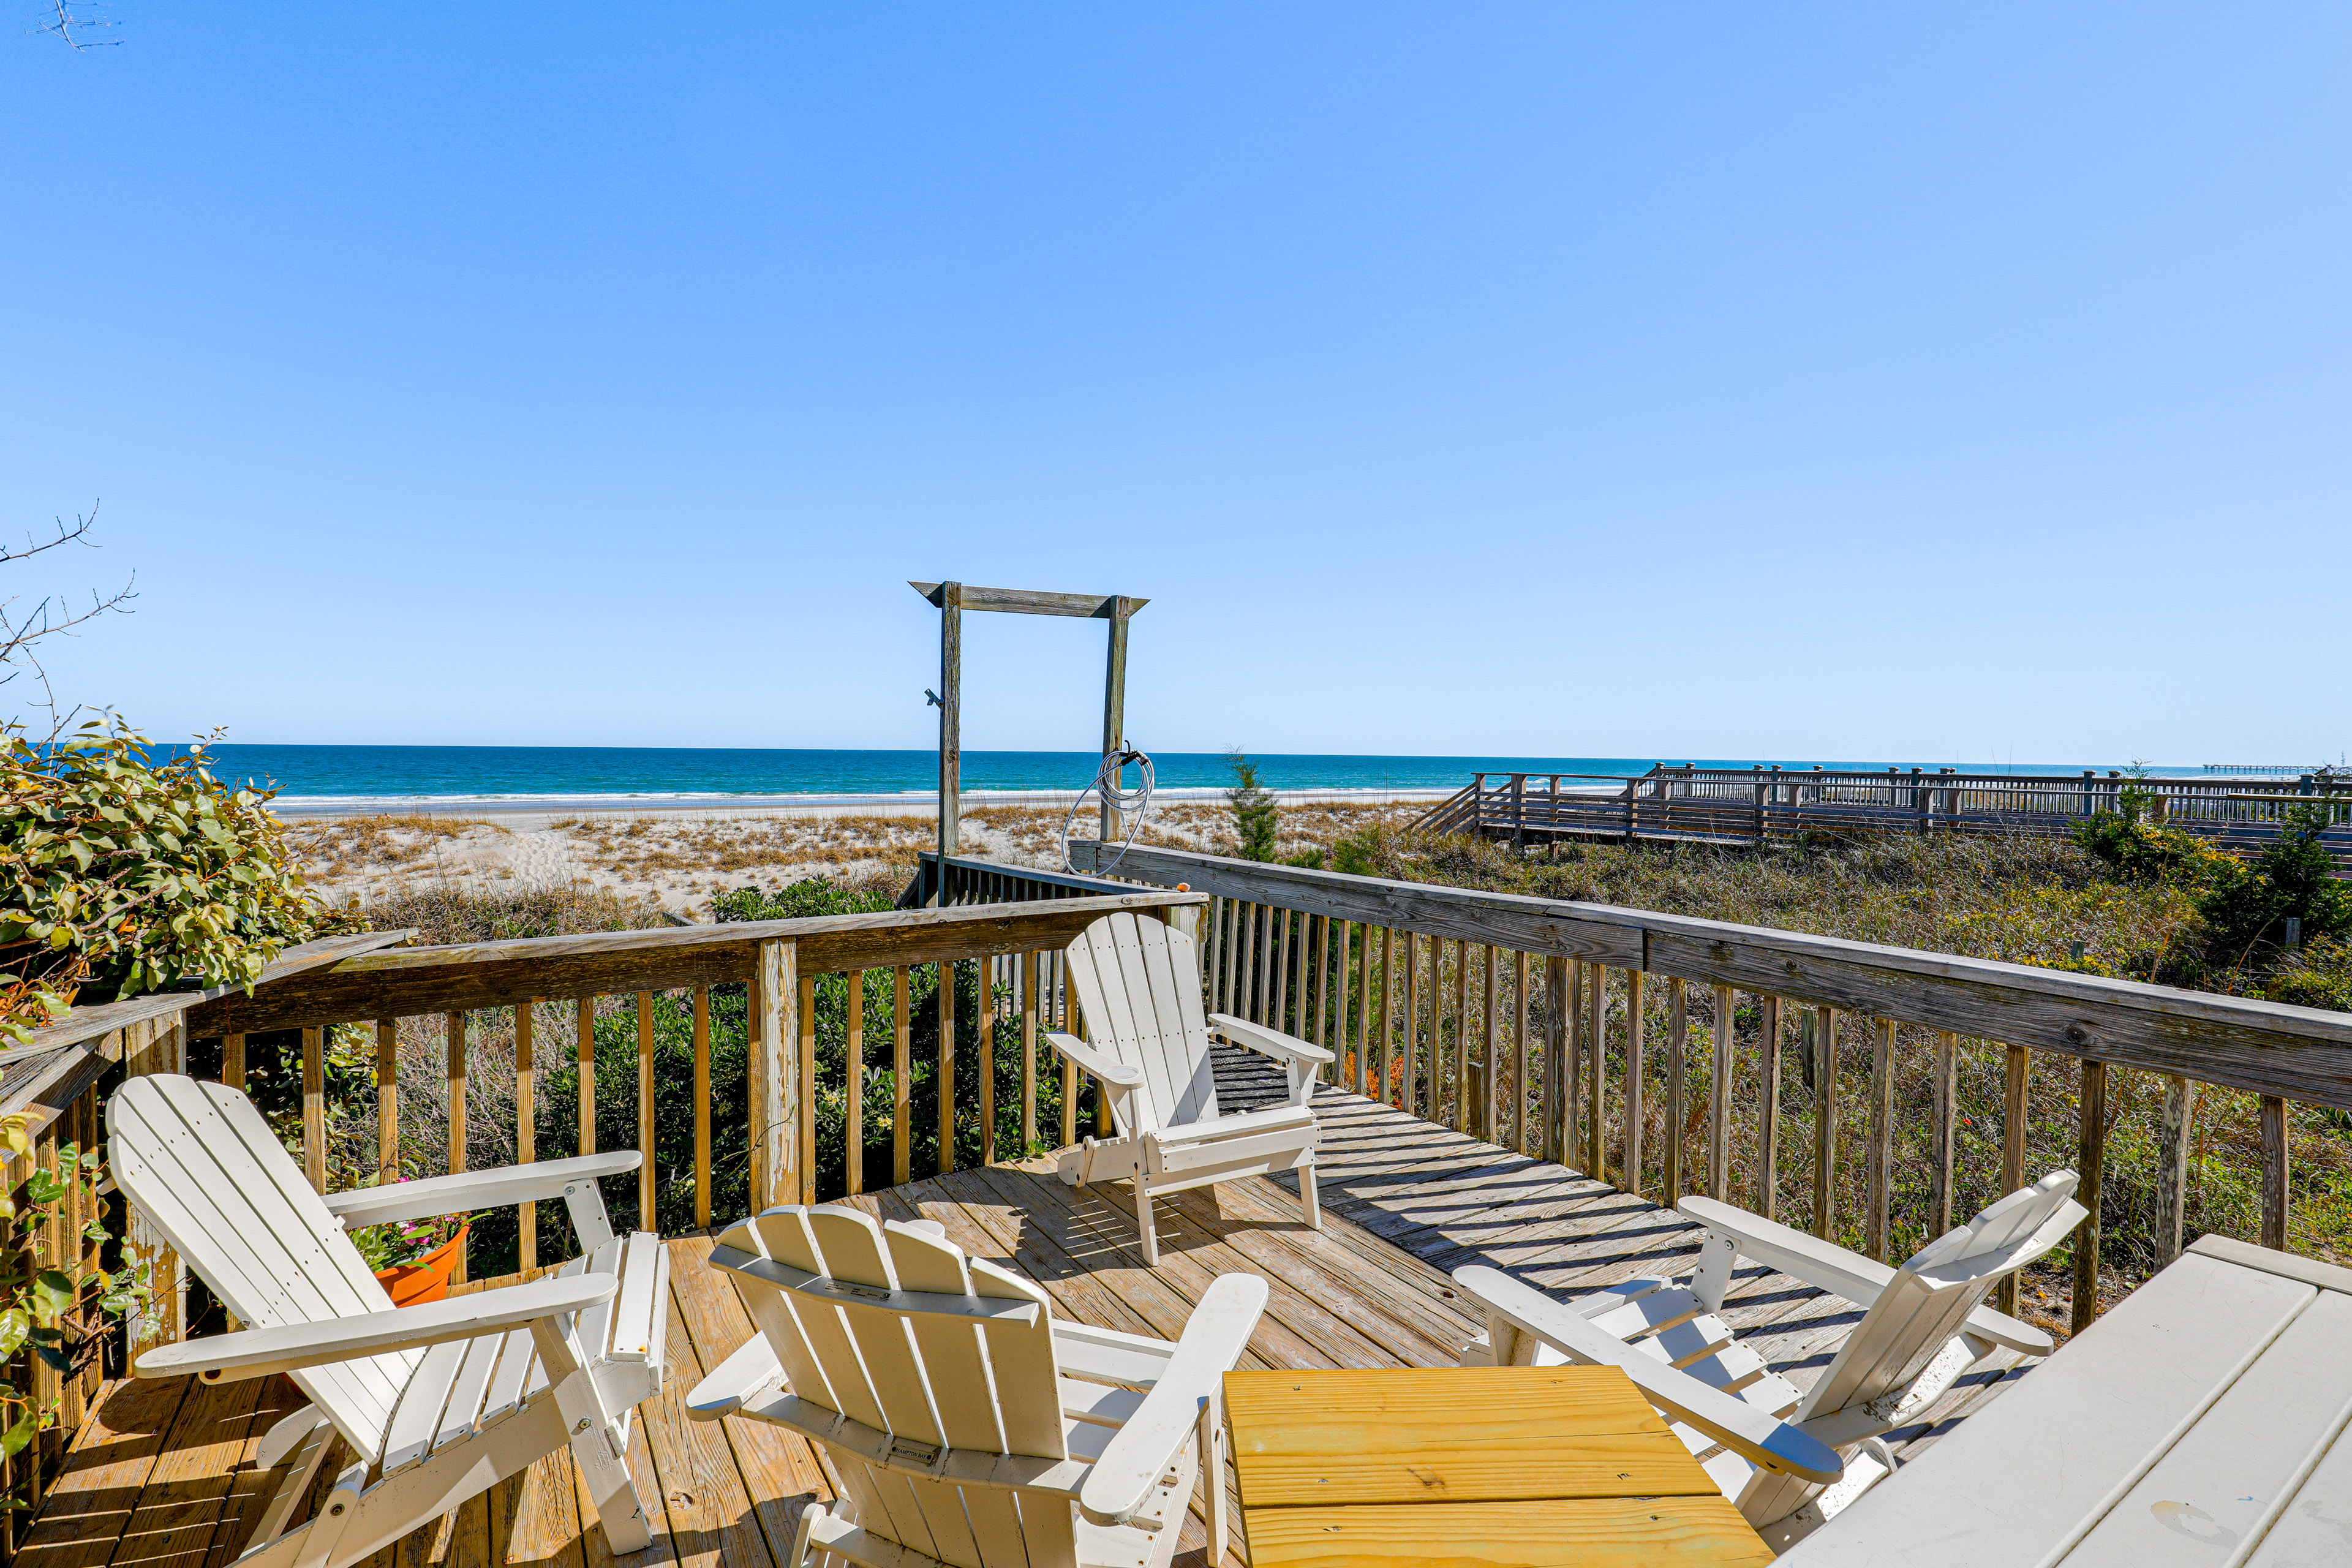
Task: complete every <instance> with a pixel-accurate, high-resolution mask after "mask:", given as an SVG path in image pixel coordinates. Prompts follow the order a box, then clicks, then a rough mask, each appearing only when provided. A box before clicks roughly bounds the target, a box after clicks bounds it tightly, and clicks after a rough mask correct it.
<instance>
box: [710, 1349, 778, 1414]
mask: <svg viewBox="0 0 2352 1568" xmlns="http://www.w3.org/2000/svg"><path fill="white" fill-rule="evenodd" d="M783 1385H784V1368H783V1363H781V1362H779V1361H778V1360H777V1359H776V1352H775V1348H774V1347H773V1346H772V1345H770V1344H769V1343H768V1336H767V1335H766V1334H764V1333H754V1334H753V1335H752V1336H751V1338H750V1339H748V1340H746V1341H744V1342H742V1344H740V1346H738V1347H737V1348H736V1351H735V1353H734V1354H733V1355H730V1356H729V1357H728V1358H727V1359H726V1360H725V1361H722V1362H720V1363H719V1366H718V1370H716V1371H714V1372H713V1373H711V1374H710V1375H709V1377H706V1378H704V1379H703V1380H702V1381H701V1382H700V1383H698V1384H695V1385H694V1392H693V1393H691V1394H688V1395H687V1396H686V1414H687V1415H688V1417H689V1418H691V1419H693V1420H696V1421H716V1420H718V1419H719V1417H721V1416H723V1415H734V1414H735V1412H737V1411H738V1410H740V1409H742V1408H743V1406H745V1405H749V1404H750V1403H751V1401H753V1400H755V1399H757V1398H759V1397H760V1395H761V1394H766V1393H768V1392H769V1391H771V1390H772V1389H781V1388H782V1387H783Z"/></svg>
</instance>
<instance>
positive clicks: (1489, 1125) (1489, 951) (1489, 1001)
mask: <svg viewBox="0 0 2352 1568" xmlns="http://www.w3.org/2000/svg"><path fill="white" fill-rule="evenodd" d="M1484 946H1485V949H1486V996H1485V997H1484V999H1483V1001H1484V1007H1483V1010H1482V1012H1481V1013H1480V1016H1479V1018H1478V1050H1479V1055H1480V1057H1481V1058H1482V1066H1481V1067H1480V1069H1479V1073H1478V1078H1479V1083H1478V1086H1477V1087H1478V1117H1479V1120H1480V1121H1483V1122H1484V1123H1485V1125H1484V1126H1483V1127H1481V1128H1480V1129H1479V1130H1478V1135H1479V1136H1480V1137H1482V1138H1484V1139H1486V1142H1489V1143H1496V1142H1501V1133H1502V1129H1501V1128H1500V1127H1498V1126H1497V1125H1496V1121H1495V1101H1496V1094H1497V1087H1498V1083H1499V1080H1500V1078H1501V1076H1502V1075H1501V1074H1500V1073H1499V1072H1497V1071H1496V1059H1495V1009H1496V1005H1497V1004H1498V1003H1499V1002H1500V1001H1501V993H1500V992H1499V991H1498V990H1497V989H1496V983H1497V981H1498V980H1499V979H1500V978H1501V974H1500V964H1501V962H1502V959H1501V955H1500V954H1499V953H1497V952H1496V951H1495V944H1494V943H1493V942H1486V943H1485V944H1484ZM1464 1119H1465V1121H1466V1120H1467V1119H1468V1118H1467V1115H1466V1113H1465V1118H1464Z"/></svg>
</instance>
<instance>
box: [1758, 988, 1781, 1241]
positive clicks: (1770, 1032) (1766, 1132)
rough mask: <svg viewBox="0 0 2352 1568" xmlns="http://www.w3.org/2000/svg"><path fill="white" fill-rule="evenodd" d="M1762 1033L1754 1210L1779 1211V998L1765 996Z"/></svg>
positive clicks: (1767, 1215)
mask: <svg viewBox="0 0 2352 1568" xmlns="http://www.w3.org/2000/svg"><path fill="white" fill-rule="evenodd" d="M1763 1000H1764V1036H1763V1039H1762V1040H1761V1041H1760V1042H1759V1047H1760V1048H1759V1050H1758V1052H1757V1064H1756V1068H1757V1073H1758V1076H1759V1079H1760V1088H1761V1089H1762V1093H1761V1094H1760V1095H1759V1097H1758V1102H1757V1110H1756V1205H1757V1207H1756V1212H1757V1213H1759V1214H1760V1215H1763V1216H1764V1217H1765V1218H1766V1219H1777V1218H1778V1217H1780V997H1778V996H1770V995H1768V996H1766V997H1765V998H1764V999H1763Z"/></svg>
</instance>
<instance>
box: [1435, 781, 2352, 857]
mask: <svg viewBox="0 0 2352 1568" xmlns="http://www.w3.org/2000/svg"><path fill="white" fill-rule="evenodd" d="M2332 782H2333V781H2322V780H2321V779H2320V778H2319V775H2316V774H2305V776H2304V777H2303V778H2302V779H2300V780H2297V781H2293V782H2284V781H2282V782H2277V783H2270V782H2253V781H2246V780H2240V781H2235V782H2232V781H2230V780H2226V779H2131V778H2126V777H2124V776H2123V775H2122V774H2120V773H2105V774H2098V773H2084V774H2083V775H2082V776H2081V777H2079V778H2068V777H2048V778H2028V777H2019V776H2016V775H2013V774H2007V773H1952V772H1950V771H1948V770H1947V771H1944V772H1939V773H1927V772H1925V771H1923V770H1921V769H1918V768H1913V769H1911V770H1910V771H1908V772H1907V773H1906V772H1904V771H1903V770H1900V769H1896V768H1889V769H1887V770H1886V771H1885V773H1833V772H1829V771H1826V770H1823V769H1820V768H1813V769H1810V770H1804V771H1797V770H1784V769H1781V768H1777V767H1776V768H1750V769H1744V770H1741V769H1710V768H1654V769H1653V770H1651V771H1650V772H1649V773H1642V774H1637V775H1634V776H1632V777H1627V776H1624V775H1622V774H1604V773H1479V774H1477V775H1475V777H1474V778H1473V779H1472V781H1471V782H1470V784H1467V785H1465V787H1464V788H1463V789H1461V790H1459V791H1457V792H1456V793H1455V794H1454V795H1450V796H1448V797H1447V798H1446V799H1445V800H1444V801H1441V802H1440V803H1439V804H1438V805H1435V806H1433V807H1432V808H1431V809H1430V810H1428V811H1426V812H1424V813H1423V814H1422V815H1421V816H1419V817H1417V818H1416V819H1414V822H1413V826H1415V827H1418V828H1423V829H1425V830H1428V831H1432V832H1437V833H1477V834H1480V835H1482V836H1484V837H1490V838H1509V839H1512V840H1514V841H1515V842H1518V843H1523V844H1524V843H1544V842H1548V841H1549V840H1551V839H1554V838H1559V837H1584V838H1617V839H1622V840H1624V841H1626V842H1628V843H1631V842H1633V841H1635V840H1638V839H1680V840H1686V841H1688V840H1696V841H1700V842H1706V843H1717V844H1753V843H1757V842H1759V841H1761V840H1764V839H1769V838H1791V837H1798V836H1800V835H1802V834H1807V833H1915V834H1916V833H1956V832H1998V833H2014V834H2030V835H2035V836H2040V837H2064V836H2066V835H2068V834H2070V833H2072V832H2074V829H2075V828H2076V827H2077V826H2080V825H2081V824H2083V823H2084V822H2085V821H2088V820H2089V819H2090V818H2091V817H2093V816H2096V815H2098V814H2099V813H2101V812H2112V811H2118V810H2120V809H2121V807H2122V801H2123V792H2124V791H2125V790H2127V789H2129V790H2136V791H2138V792H2141V796H2142V798H2144V799H2145V800H2146V802H2147V810H2148V814H2149V816H2151V817H2152V818H2153V819H2154V820H2156V821H2158V822H2161V823H2164V824H2165V825H2166V826H2172V827H2179V828H2185V829H2187V830H2189V831H2190V832H2193V833H2198V834H2201V835H2203V836H2205V837H2210V838H2211V839H2212V840H2213V841H2214V842H2215V843H2216V844H2217V845H2218V846H2219V847H2221V848H2224V849H2233V850H2245V849H2254V848H2259V847H2262V846H2263V844H2265V843H2267V842H2269V841H2270V839H2272V838H2273V837H2275V836H2276V835H2277V833H2278V826H2279V823H2280V821H2281V820H2282V818H2283V817H2284V814H2285V813H2286V811H2287V810H2288V809H2289V808H2291V807H2294V806H2296V805H2310V804H2312V802H2313V800H2314V798H2315V796H2318V795H2322V794H2324V788H2323V785H2324V784H2326V783H2332ZM2336 822H2337V824H2338V825H2339V826H2336V827H2333V828H2330V829H2329V830H2328V831H2327V832H2326V834H2325V835H2324V836H2323V842H2324V843H2326V845H2327V847H2328V848H2329V850H2330V852H2331V853H2332V854H2333V855H2334V856H2335V857H2336V862H2337V864H2338V865H2339V866H2341V867H2344V868H2347V869H2352V795H2347V796H2343V797H2341V798H2340V800H2339V801H2338V802H2337V805H2336Z"/></svg>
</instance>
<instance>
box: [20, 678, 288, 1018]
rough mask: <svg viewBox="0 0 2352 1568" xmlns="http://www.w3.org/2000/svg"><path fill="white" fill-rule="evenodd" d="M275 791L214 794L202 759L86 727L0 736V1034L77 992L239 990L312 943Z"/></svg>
mask: <svg viewBox="0 0 2352 1568" xmlns="http://www.w3.org/2000/svg"><path fill="white" fill-rule="evenodd" d="M274 793H275V792H274V791H257V790H249V789H236V790H232V789H230V788H228V787H227V786H226V785H225V784H221V783H220V781H218V780H217V779H215V778H214V777H213V775H212V771H211V768H210V766H209V764H208V763H207V762H206V760H205V755H204V753H203V751H202V750H201V748H199V749H198V750H196V751H194V752H189V753H188V754H186V755H184V756H179V757H171V758H167V759H165V760H163V761H161V762H158V761H155V760H154V759H153V758H152V757H151V756H150V754H149V751H148V742H147V741H146V740H145V738H144V737H142V736H140V735H137V734H134V733H131V732H129V731H108V730H106V729H104V728H102V727H100V726H98V725H95V724H92V725H87V726H85V727H83V728H82V729H80V730H79V731H75V732H74V733H73V734H72V735H70V736H68V737H67V738H65V739H63V740H58V741H51V742H35V741H32V740H30V739H28V738H27V737H26V734H25V732H24V731H22V730H21V729H17V728H14V727H10V728H7V729H5V730H0V1032H5V1033H6V1034H7V1035H9V1036H11V1037H15V1038H16V1039H19V1040H22V1039H25V1038H26V1037H28V1028H29V1026H30V1025H31V1024H33V1023H37V1022H41V1021H43V1020H44V1019H45V1018H46V1017H47V1016H54V1015H55V1014H56V1013H57V1012H58V1011H61V1010H62V1009H63V1008H64V1007H65V1006H67V1005H70V1004H71V1003H72V1002H73V1001H74V1000H75V999H76V996H77V994H80V999H81V1000H83V1001H85V1002H107V1001H116V1000H120V999H121V998H124V997H129V996H135V995H138V994H140V993H142V992H145V991H154V990H162V989H167V988H170V987H173V986H176V985H180V984H189V983H194V984H205V985H225V984H251V983H252V982H253V981H255V980H257V979H258V978H259V977H260V974H261V970H262V966H263V965H264V964H266V963H268V962H269V960H271V959H272V958H274V957H276V956H277V955H278V952H279V951H280V950H281V949H282V948H284V947H285V946H287V945H288V944H289V943H292V942H303V941H306V940H308V939H309V938H310V936H311V935H313V934H314V933H315V931H317V929H318V926H319V923H320V914H321V911H320V909H319V907H318V905H317V904H316V903H315V902H314V901H313V900H311V899H310V896H309V895H308V894H306V893H304V892H303V890H302V888H301V879H300V878H299V877H298V876H297V875H296V874H295V873H294V871H293V869H292V868H291V865H290V863H289V858H288V856H287V853H286V847H285V844H284V841H283V837H282V832H281V829H280V826H279V825H278V818H277V817H276V816H274V815H273V814H272V813H271V812H270V811H269V810H268V802H269V800H270V798H271V796H272V795H274Z"/></svg>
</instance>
